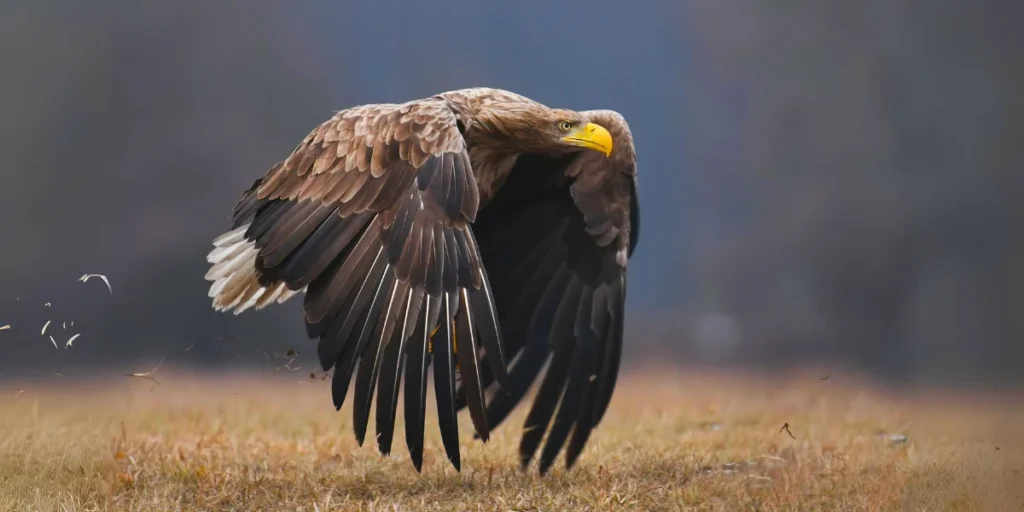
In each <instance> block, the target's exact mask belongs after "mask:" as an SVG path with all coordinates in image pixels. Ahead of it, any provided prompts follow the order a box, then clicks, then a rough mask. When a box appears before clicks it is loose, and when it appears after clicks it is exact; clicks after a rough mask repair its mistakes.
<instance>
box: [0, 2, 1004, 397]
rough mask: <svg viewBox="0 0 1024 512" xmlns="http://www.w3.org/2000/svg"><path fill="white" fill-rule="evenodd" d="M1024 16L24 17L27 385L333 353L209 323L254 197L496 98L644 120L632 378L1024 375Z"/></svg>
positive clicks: (247, 11)
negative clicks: (682, 372) (424, 121)
mask: <svg viewBox="0 0 1024 512" xmlns="http://www.w3.org/2000/svg"><path fill="white" fill-rule="evenodd" d="M1021 11H1022V8H1021V7H1020V6H1019V4H1015V3H1013V2H1006V1H1002V2H1000V1H996V0H991V1H979V2H953V1H949V0H929V1H925V0H908V1H905V2H885V1H882V0H869V1H864V2H847V1H843V0H816V1H810V0H792V1H785V2H757V1H754V0H713V1H712V0H686V1H683V2H674V1H669V0H657V1H649V2H638V3H635V4H633V5H631V6H628V7H627V6H626V4H624V3H622V2H615V1H612V0H591V1H589V2H587V3H586V5H585V6H584V5H582V4H579V3H577V2H566V3H561V4H558V5H557V6H556V5H554V4H552V5H550V6H549V5H548V4H547V3H546V2H543V1H541V0H530V1H524V2H517V3H503V4H494V5H490V4H485V3H481V2H476V3H470V2H461V3H458V4H453V3H439V4H433V3H413V2H378V3H369V2H367V3H349V2H328V1H315V2H302V3H294V4H288V3H283V2H272V1H270V0H258V1H247V2H240V1H234V2H206V1H199V0H184V1H180V2H128V1H114V0H106V1H97V2H91V3H84V2H71V1H52V0H51V1H42V0H41V1H36V2H5V3H3V4H0V48H2V50H0V69H2V70H3V81H2V85H0V114H2V117H0V156H2V158H3V162H4V168H3V170H2V171H0V172H2V176H3V188H2V194H3V196H2V201H0V218H2V219H3V222H2V223H0V247H2V250H0V325H4V324H10V325H11V329H9V330H7V331H3V332H0V348H2V349H3V352H2V354H3V355H0V372H3V373H4V374H6V375H16V374H26V373H32V372H37V373H39V372H60V371H68V369H69V368H73V367H76V368H80V369H88V368H96V367H99V366H106V365H108V364H115V363H116V364H126V363H128V362H131V361H135V360H139V359H146V360H147V361H149V360H153V359H159V358H166V359H167V360H168V361H173V362H176V363H178V364H192V363H194V364H196V365H199V366H203V367H211V366H222V365H224V364H236V363H238V364H245V363H247V362H248V361H250V360H255V359H254V358H255V356H256V355H257V354H256V349H257V348H259V347H263V348H266V349H268V350H282V349H283V348H285V347H287V346H288V345H292V346H295V347H303V348H305V349H307V350H308V352H309V353H310V354H312V352H313V351H312V342H310V341H306V340H305V336H304V333H303V329H302V325H301V316H300V314H301V312H300V304H299V301H297V300H295V301H292V303H289V304H286V305H284V306H278V307H274V308H272V309H270V310H266V311H263V312H258V313H246V314H245V315H243V316H241V317H233V316H231V315H222V314H217V313H215V312H213V311H212V310H211V309H210V303H209V300H208V299H207V297H206V291H207V288H208V283H206V282H205V281H203V274H204V273H205V272H206V264H205V262H204V257H205V255H206V253H207V251H208V250H209V247H210V241H211V240H212V238H213V237H214V236H216V235H217V234H219V233H220V232H222V231H223V230H224V229H225V227H226V226H227V219H228V214H229V213H230V209H231V206H232V205H233V204H234V202H235V200H236V199H237V197H238V194H239V192H240V191H241V190H243V189H244V188H245V187H246V186H247V185H248V184H249V183H250V182H251V180H252V179H254V178H255V177H257V176H260V175H262V174H263V173H264V172H265V170H266V168H268V167H269V166H270V165H271V164H273V163H274V162H275V161H277V160H279V159H281V158H283V157H284V156H285V155H286V154H287V152H288V151H290V150H291V149H292V148H293V147H294V145H295V144H296V143H297V142H298V141H299V140H300V139H301V138H302V137H303V136H304V135H305V134H306V133H307V132H308V130H309V129H311V128H312V127H313V126H315V124H317V123H319V122H320V121H322V120H323V119H325V118H326V117H327V116H329V115H330V114H331V113H332V112H333V111H334V110H337V109H341V108H345V107H346V106H350V105H353V104H358V103H366V102H384V101H403V100H406V99H410V98H415V97H422V96H427V95H430V94H434V93H436V92H439V91H442V90H446V89H453V88H459V87H467V86H476V85H490V86H498V87H504V88H508V89H512V90H516V91H518V92H522V93H524V94H527V95H529V96H532V97H534V98H536V99H538V100H540V101H543V102H545V103H548V104H551V105H558V106H566V107H569V108H579V109H586V108H613V109H616V110H619V111H620V112H622V113H623V114H624V115H625V116H626V117H627V119H628V120H629V121H630V123H631V126H632V128H633V131H634V135H635V137H636V143H637V148H638V151H639V153H640V174H641V179H640V197H641V200H642V202H643V203H642V208H643V210H642V211H643V228H642V234H641V242H640V247H639V249H638V252H637V254H636V256H635V258H634V266H633V270H632V273H631V276H630V284H631V289H630V299H629V301H630V319H629V323H628V329H629V331H630V337H629V339H628V344H629V346H630V354H631V356H632V357H633V358H634V360H637V359H638V358H640V357H642V355H644V354H651V353H657V354H662V353H667V354H669V355H670V356H671V357H673V358H677V359H678V360H679V361H681V362H690V363H715V364H718V363H741V364H750V365H755V366H761V367H777V366H785V365H789V364H798V363H804V362H813V361H822V360H826V361H832V362H837V363H840V364H846V365H850V366H854V367H858V368H862V369H867V370H869V371H873V372H877V373H878V374H879V375H884V376H889V377H897V378H914V379H929V380H942V381H948V382H971V381H973V382H979V381H980V382H1006V381H1008V380H1009V379H1011V378H1015V377H1016V378H1019V377H1020V376H1021V374H1024V372H1021V371H1020V363H1021V362H1022V361H1024V339H1022V336H1024V320H1022V319H1021V317H1019V316H1018V311H1019V310H1020V308H1021V305H1024V270H1022V269H1024V264H1022V263H1021V262H1024V230H1022V228H1021V222H1022V221H1024V205H1022V204H1021V203H1020V202H1018V201H1015V195H1016V193H1017V192H1018V191H1020V190H1022V186H1024V172H1022V169H1021V163H1022V162H1021V159H1020V154H1021V152H1020V145H1021V140H1022V139H1021V137H1022V135H1024V100H1022V95H1021V92H1020V91H1024V58H1022V54H1021V51H1020V50H1021V48H1022V46H1021V40H1020V38H1019V37H1018V36H1017V35H1016V31H1017V29H1018V27H1019V26H1020V22H1021V21H1024V17H1022V16H1021ZM86 273H103V274H106V275H107V276H109V277H110V280H111V283H112V285H113V294H112V295H111V294H109V293H108V292H107V291H106V289H105V288H104V287H103V285H102V284H101V283H100V282H99V281H89V282H87V283H84V284H83V283H78V282H76V279H78V277H79V276H81V275H82V274H86ZM46 303H49V304H50V305H49V306H45V304H46ZM47 320H52V324H51V327H50V328H49V331H48V334H47V335H40V329H41V327H42V325H43V324H44V323H45V322H46V321H47ZM71 320H74V322H75V324H74V326H73V327H68V329H67V330H65V329H64V325H66V323H67V322H68V321H71ZM58 327H60V329H58ZM74 332H81V333H82V336H81V337H80V338H79V339H78V340H76V341H75V343H74V346H73V347H72V348H68V349H66V348H64V346H63V344H64V341H66V339H67V338H68V337H69V336H70V335H71V334H72V333H74ZM225 334H228V335H231V336H232V337H233V338H234V339H233V341H231V342H230V343H226V342H225V341H224V340H222V339H221V340H218V339H215V337H216V336H219V335H225ZM49 335H53V336H54V341H53V342H52V343H51V340H50V339H49V337H48V336H49ZM53 343H56V344H57V345H59V346H60V349H59V350H55V349H54V347H53ZM185 349H188V351H186V350H185ZM243 355H244V357H243Z"/></svg>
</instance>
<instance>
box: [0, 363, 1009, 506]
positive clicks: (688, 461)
mask: <svg viewBox="0 0 1024 512" xmlns="http://www.w3.org/2000/svg"><path fill="white" fill-rule="evenodd" d="M822 377H823V375H822V374H817V373H816V374H800V375H793V376H791V377H788V378H786V379H778V378H776V379H771V380H767V379H763V378H758V377H752V376H736V375H728V374H714V373H706V372H695V371H687V372H678V371H677V372H672V371H657V372H650V373H647V374H644V375H638V374H635V373H634V374H629V375H627V376H626V377H624V379H623V380H621V381H620V382H622V385H621V387H620V388H619V390H618V392H617V394H616V395H615V398H614V399H613V401H612V407H611V410H610V411H609V413H608V415H607V416H606V418H605V420H604V423H603V424H602V425H601V426H600V427H599V429H598V430H597V431H596V433H595V435H594V436H593V437H592V438H591V443H590V445H589V446H588V447H587V449H586V450H585V451H584V453H583V456H582V458H581V460H580V462H579V463H578V465H577V466H576V467H575V468H574V469H573V470H572V471H571V472H568V473H566V472H565V471H564V464H562V461H561V459H560V460H559V461H558V464H557V467H556V469H554V470H553V471H552V473H551V474H549V475H548V476H547V477H544V478H541V477H538V476H537V475H536V471H535V468H531V472H529V473H526V474H524V473H522V472H521V471H519V470H518V468H517V466H516V465H515V460H516V456H515V453H516V452H515V450H516V446H517V443H518V439H519V427H520V426H521V424H522V419H523V417H524V414H525V411H524V410H522V409H521V410H519V411H518V414H517V415H516V416H515V417H513V418H512V420H511V421H510V422H508V423H506V424H504V425H502V427H501V428H500V429H499V430H498V431H497V433H496V435H495V437H494V438H492V441H491V442H489V443H487V444H486V445H485V444H481V443H479V442H476V441H473V440H472V438H471V430H470V429H471V427H470V425H469V422H468V418H466V417H464V416H463V418H462V420H463V422H462V424H461V426H460V427H461V431H460V433H461V435H462V438H463V470H462V472H461V473H456V472H455V471H454V470H453V469H452V468H451V466H450V465H448V463H447V462H446V461H444V460H443V452H442V450H441V448H440V440H439V438H438V435H437V433H436V427H435V426H433V425H430V424H429V423H430V422H431V421H432V418H431V417H430V416H428V420H427V421H428V429H427V431H428V436H429V439H428V443H427V452H426V454H425V463H424V468H423V473H422V474H417V473H416V472H415V470H414V469H413V467H412V464H411V463H410V462H409V459H408V453H407V452H406V450H405V446H404V443H400V442H399V440H402V441H404V438H403V437H402V434H400V433H399V434H397V435H396V442H395V445H396V448H395V452H394V453H393V454H392V455H391V457H388V458H382V457H381V456H380V455H379V454H378V453H377V451H376V446H373V445H369V444H368V445H366V446H363V447H358V446H357V445H356V443H355V441H354V439H353V435H352V428H351V413H350V410H349V407H348V405H346V407H345V408H343V409H342V411H341V413H337V412H335V411H334V410H333V408H332V407H331V406H330V391H329V386H328V384H327V382H324V381H321V380H317V379H310V378H309V375H308V374H307V373H303V372H301V371H299V372H295V373H288V374H286V375H281V374H276V375H271V376H266V375H251V374H250V375H234V376H210V375H206V376H202V375H195V374H186V373H174V372H171V371H169V370H160V375H159V385H155V383H153V382H150V381H148V380H145V379H143V378H127V377H120V378H117V379H110V380H107V381H96V382H88V383H83V382H73V381H71V380H70V379H63V380H62V379H60V378H55V379H54V381H53V383H48V384H45V385H44V384H40V383H25V384H24V385H22V386H13V385H10V384H8V385H5V386H4V387H3V388H2V389H0V509H2V510H32V511H36V510H40V511H50V510H56V511H65V510H66V511H76V510H320V511H326V510H545V511H570V510H730V511H731V510H828V511H833V510H880V511H895V510H915V511H916V510H922V511H923V510H927V511H943V510H957V511H960V510H963V511H966V510H1024V476H1022V475H1021V471H1022V470H1024V421H1022V418H1024V408H1022V407H1020V406H1021V405H1022V402H1019V401H1016V402H1015V401H1013V400H1011V399H1010V398H1003V399H1001V400H996V399H994V398H991V397H989V398H988V399H986V400H980V399H978V398H977V397H971V396H952V395H945V394H942V393H939V392H935V391H932V392H927V393H926V392H921V391H917V392H906V393H902V394H899V395H897V394H895V393H892V392H886V391H885V390H882V389H879V388H877V387H873V386H871V385H869V384H867V383H866V382H865V381H862V380H858V379H855V378H853V377H850V376H844V375H835V374H834V375H831V376H830V377H829V378H827V379H825V380H822ZM431 400H432V399H431ZM1015 405H1016V407H1015ZM399 411H401V408H399ZM784 424H788V426H789V429H788V432H787V430H786V429H782V428H781V427H782V426H783V425H784ZM370 431H371V432H372V427H371V429H370Z"/></svg>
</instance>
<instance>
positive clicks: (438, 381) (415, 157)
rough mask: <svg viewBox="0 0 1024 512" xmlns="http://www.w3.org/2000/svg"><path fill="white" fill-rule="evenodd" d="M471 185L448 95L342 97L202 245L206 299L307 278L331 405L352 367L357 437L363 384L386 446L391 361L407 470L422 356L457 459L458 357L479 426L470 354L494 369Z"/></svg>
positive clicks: (390, 427)
mask: <svg viewBox="0 0 1024 512" xmlns="http://www.w3.org/2000/svg"><path fill="white" fill-rule="evenodd" d="M478 194H479V192H478V190H477V184H476V180H475V178H474V174H473V172H472V169H471V168H470V160H469V155H468V152H467V148H466V142H465V140H464V139H463V137H462V134H461V133H460V131H459V123H458V122H457V119H456V114H455V113H454V112H453V111H452V109H451V107H450V106H449V104H448V103H447V102H446V101H444V100H440V99H427V100H419V101H414V102H409V103H405V104H401V105H394V104H384V105H365V106H360V107H354V108H350V109H347V110H343V111H341V112H339V113H337V114H336V115H335V116H334V117H333V118H332V119H330V120H328V121H326V122H325V123H323V124H321V125H320V126H319V127H317V128H316V129H315V130H313V131H312V132H311V133H310V134H309V135H308V136H307V137H306V138H305V140H303V141H302V143H301V144H299V146H298V147H297V148H296V149H295V150H294V152H292V154H291V155H290V156H289V157H288V158H287V159H286V160H284V161H283V162H281V163H279V164H278V165H276V166H275V167H274V168H273V169H271V170H270V171H269V173H268V174H267V175H266V177H264V178H263V179H261V180H258V181H257V182H256V183H254V184H253V186H252V187H251V188H250V189H249V190H248V191H247V192H246V194H245V195H243V198H242V200H241V201H240V202H239V203H238V205H237V206H236V207H235V217H234V223H233V225H234V228H235V229H234V230H233V231H231V232H228V233H226V234H225V235H222V237H221V238H219V239H218V241H217V242H215V245H217V246H218V247H217V248H216V249H215V250H214V252H213V253H211V255H210V258H209V260H210V261H211V263H214V267H213V268H212V269H211V270H210V274H208V275H207V278H208V279H210V280H213V281H215V282H214V285H213V286H212V287H211V290H210V295H211V296H212V297H214V305H215V306H216V307H217V308H218V309H228V310H230V309H234V310H235V311H236V312H238V311H240V310H243V309H245V308H246V307H251V306H256V307H260V306H262V305H266V304H267V303H269V302H270V301H271V300H278V301H281V300H285V299H287V297H288V295H287V294H289V293H295V292H296V291H300V290H305V291H306V294H305V302H304V310H305V322H306V330H307V333H308V334H309V336H310V337H311V338H319V343H318V346H317V352H318V355H319V358H320V363H321V365H322V366H323V368H324V370H325V371H326V370H328V369H330V368H334V374H333V378H332V386H331V391H332V395H333V398H334V405H335V407H336V408H339V409H340V408H341V405H342V403H343V401H344V399H345V395H346V394H347V392H348V388H349V384H350V381H351V380H352V376H353V373H355V390H354V398H353V400H354V402H353V417H354V424H355V434H356V438H357V440H358V441H359V443H360V444H362V442H363V440H364V438H365V434H366V428H367V423H368V421H369V416H370V412H371V405H372V401H373V395H374V389H375V388H376V394H377V409H376V422H375V423H376V429H377V436H376V438H377V444H378V447H379V449H380V451H381V453H384V454H388V453H390V451H391V443H392V437H393V434H394V425H395V413H396V408H397V405H398V389H399V382H400V380H401V375H402V373H403V372H404V373H405V420H406V443H407V444H408V446H409V450H410V453H411V456H412V459H413V463H414V464H415V466H416V469H417V470H419V469H420V468H421V467H422V453H423V429H424V413H425V411H424V409H425V403H426V385H427V383H426V375H427V371H426V370H427V366H428V365H429V364H430V363H431V362H432V363H433V365H434V386H435V394H436V396H437V398H436V401H437V406H438V415H439V417H440V428H441V434H442V439H443V442H444V446H445V451H446V452H447V454H448V458H449V460H450V461H451V462H452V464H453V465H454V466H455V467H456V469H458V468H459V466H460V462H459V446H458V424H457V419H456V407H455V385H456V377H457V375H456V373H457V370H459V371H461V381H462V382H463V384H464V385H465V386H466V389H467V390H468V393H467V394H468V396H469V400H468V403H469V410H470V415H471V417H472V420H473V424H474V427H475V429H476V433H477V435H478V436H482V437H483V438H487V436H488V435H489V427H488V423H487V418H486V414H485V411H484V397H483V388H482V384H481V379H482V377H481V375H480V373H481V370H482V369H483V368H484V366H483V361H484V360H486V364H487V367H488V369H489V371H488V374H491V373H496V374H497V375H499V380H500V381H502V382H503V381H504V380H505V378H506V374H505V371H506V370H505V365H504V358H503V356H502V351H501V341H500V335H499V332H500V331H499V328H498V325H497V318H496V312H495V308H494V302H493V296H492V294H491V291H490V289H489V285H488V281H487V276H486V273H485V272H484V268H483V265H482V264H481V257H480V253H479V249H478V247H477V243H476V240H475V239H474V235H473V232H472V230H471V229H470V222H472V221H473V220H474V218H475V217H476V213H477V208H478V205H479V201H480V199H479V195H478ZM215 253H216V254H215ZM268 297H270V299H268ZM435 331H436V335H435ZM432 337H434V339H435V340H437V342H436V343H431V338H432ZM456 347H457V348H458V349H457V350H456ZM481 352H486V355H485V356H484V357H482V358H481V357H479V354H480V353H481ZM456 361H457V362H458V365H456Z"/></svg>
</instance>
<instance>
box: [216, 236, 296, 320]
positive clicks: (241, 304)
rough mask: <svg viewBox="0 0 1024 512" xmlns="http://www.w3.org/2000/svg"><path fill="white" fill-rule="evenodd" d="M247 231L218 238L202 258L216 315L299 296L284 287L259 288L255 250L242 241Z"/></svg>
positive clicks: (244, 240) (252, 245)
mask: <svg viewBox="0 0 1024 512" xmlns="http://www.w3.org/2000/svg"><path fill="white" fill-rule="evenodd" d="M247 229H249V224H245V225H244V226H240V227H239V228H237V229H233V230H231V231H228V232H227V233H224V234H223V235H220V236H219V237H217V238H216V239H214V241H213V246H214V249H213V250H212V251H210V254H209V255H207V256H206V261H207V262H209V263H210V264H211V265H213V266H212V267H210V270H209V272H207V273H206V280H207V281H213V285H211V286H210V293H209V296H210V298H212V299H213V308H214V309H216V310H217V311H234V313H235V314H236V315H237V314H239V313H241V312H242V311H245V310H247V309H250V308H253V309H262V308H264V307H267V306H268V305H270V304H271V303H274V302H277V303H278V304H280V303H282V302H284V301H286V300H288V299H290V298H292V297H294V296H295V295H297V294H298V293H299V292H297V291H292V290H289V289H288V287H287V286H285V284H284V283H278V284H275V285H272V286H271V287H270V288H264V287H262V286H260V284H259V281H258V280H257V276H256V255H257V250H256V246H255V243H254V242H252V241H250V240H246V239H245V231H246V230H247ZM302 291H305V289H303V290H302Z"/></svg>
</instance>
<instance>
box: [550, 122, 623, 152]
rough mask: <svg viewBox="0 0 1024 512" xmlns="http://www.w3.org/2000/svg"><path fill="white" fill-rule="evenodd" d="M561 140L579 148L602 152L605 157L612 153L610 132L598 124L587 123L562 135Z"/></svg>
mask: <svg viewBox="0 0 1024 512" xmlns="http://www.w3.org/2000/svg"><path fill="white" fill-rule="evenodd" d="M562 140H564V141H566V142H568V143H570V144H575V145H577V146H579V147H581V148H587V149H593V150H594V151H598V152H600V153H604V156H605V157H607V156H609V155H611V154H612V134H610V133H608V130H606V129H605V127H604V126H601V125H599V124H594V123H587V124H586V125H584V126H583V127H581V128H580V129H579V130H577V131H576V132H574V133H573V134H572V135H569V136H567V137H563V138H562Z"/></svg>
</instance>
